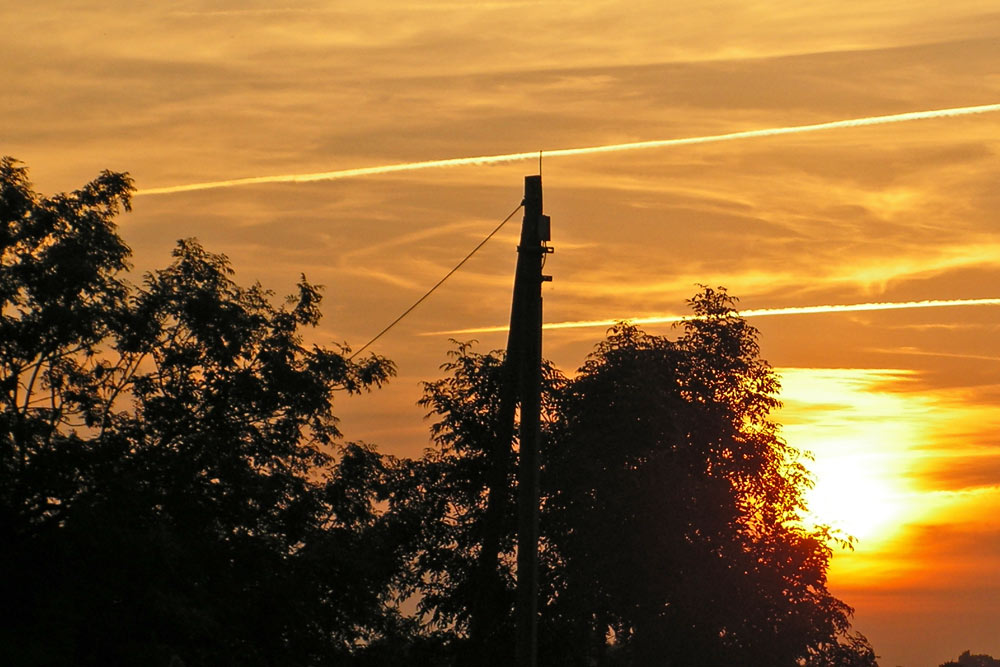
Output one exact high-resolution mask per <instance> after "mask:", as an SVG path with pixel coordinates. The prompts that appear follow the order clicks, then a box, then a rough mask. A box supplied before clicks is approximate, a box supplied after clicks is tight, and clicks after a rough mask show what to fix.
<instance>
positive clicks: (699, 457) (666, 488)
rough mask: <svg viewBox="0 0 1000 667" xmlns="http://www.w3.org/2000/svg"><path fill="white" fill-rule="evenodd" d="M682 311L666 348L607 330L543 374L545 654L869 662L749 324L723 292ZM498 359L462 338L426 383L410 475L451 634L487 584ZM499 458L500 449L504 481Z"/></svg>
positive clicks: (659, 660) (665, 660)
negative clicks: (808, 504) (567, 374)
mask: <svg viewBox="0 0 1000 667" xmlns="http://www.w3.org/2000/svg"><path fill="white" fill-rule="evenodd" d="M691 305H692V308H693V310H694V314H695V318H694V319H691V320H689V321H687V322H686V323H685V324H684V327H683V333H682V335H681V336H680V337H679V338H678V339H677V340H675V341H671V340H668V339H667V338H663V337H656V336H650V335H648V334H645V333H643V332H642V331H640V330H638V329H636V328H635V327H631V326H627V325H620V326H618V327H615V328H614V329H613V330H612V331H611V332H610V334H609V336H608V338H607V339H606V340H605V341H604V342H602V343H600V344H599V345H598V346H597V348H596V350H595V352H594V353H593V354H592V355H591V356H590V358H589V359H588V360H587V362H586V363H585V364H584V366H583V367H582V368H581V369H580V370H579V372H578V373H577V374H576V375H575V376H574V377H573V378H572V379H570V380H565V379H563V378H561V377H560V376H559V375H558V374H557V373H555V372H554V371H553V370H551V369H549V370H548V371H547V372H546V377H547V378H548V382H547V383H546V396H547V398H546V401H545V406H546V407H545V412H546V428H545V437H544V441H545V442H544V446H543V452H542V454H543V466H544V467H543V471H542V486H543V488H542V491H543V499H542V538H543V539H542V554H541V555H542V563H543V569H544V572H543V581H544V588H545V590H544V592H543V595H544V597H545V599H544V600H543V601H542V605H541V608H542V619H541V622H542V628H541V631H540V638H541V652H542V656H541V657H540V663H544V664H553V665H578V664H579V665H586V664H605V665H613V664H614V665H618V664H623V665H640V666H644V665H718V664H760V665H764V664H766V665H789V666H791V665H802V664H809V665H816V666H819V665H834V664H838V665H849V664H856V665H874V664H875V656H874V653H873V652H872V651H871V648H870V646H868V644H867V641H866V640H865V639H864V638H863V637H861V636H860V635H854V634H851V633H850V632H849V627H850V623H849V617H850V613H851V610H850V608H849V607H848V606H847V605H845V604H844V603H843V602H841V601H840V600H837V599H836V598H835V597H834V596H832V595H831V594H830V593H829V591H828V590H827V588H826V570H827V566H828V563H829V558H830V556H831V553H832V551H831V536H830V535H829V534H828V533H826V532H824V531H822V530H818V531H817V530H807V529H805V528H803V527H802V526H801V522H800V519H801V513H802V510H803V500H802V491H803V488H804V485H805V484H806V483H807V479H808V476H807V472H806V470H805V468H804V467H803V465H802V464H801V462H800V460H801V455H800V453H799V452H798V451H797V450H795V449H794V448H793V447H791V446H789V445H788V444H786V443H785V442H784V441H782V440H781V439H780V438H779V437H778V435H777V426H776V425H775V424H774V423H773V422H772V421H771V420H770V418H769V413H770V411H771V410H772V409H774V408H775V407H776V406H777V405H778V401H777V398H776V393H777V390H778V381H777V378H776V377H775V375H774V373H773V371H772V370H771V369H770V367H769V366H768V365H767V364H766V363H765V362H764V361H762V360H761V359H760V358H759V350H758V346H757V342H756V336H757V333H756V331H755V330H754V329H753V328H752V327H751V326H749V325H748V324H747V323H746V322H745V320H743V319H742V318H740V317H739V316H738V315H737V314H736V312H735V310H734V309H733V305H734V302H733V300H732V299H731V298H730V297H729V296H728V295H727V294H726V293H725V291H724V290H711V289H705V290H704V291H703V292H701V293H700V294H698V295H697V296H696V297H695V298H694V299H692V300H691ZM501 364H502V354H500V353H492V354H489V355H478V354H475V353H473V352H472V351H471V349H470V348H469V347H468V346H465V345H462V346H459V348H458V350H457V351H456V353H455V358H454V359H453V361H452V362H450V363H449V364H447V365H446V366H445V368H444V369H445V370H446V371H447V372H448V373H450V374H451V375H450V377H448V378H446V379H444V380H441V381H439V382H437V383H432V384H429V385H427V394H426V395H425V405H427V406H429V407H431V408H432V413H433V414H436V415H437V416H438V417H439V421H438V422H437V423H436V424H435V427H434V429H435V435H436V437H437V439H438V443H439V448H438V449H437V450H435V451H432V452H430V453H429V454H428V456H427V457H425V459H424V460H423V462H422V463H421V464H420V466H423V467H420V468H418V469H416V470H414V471H411V472H412V473H413V474H412V475H411V476H410V477H409V479H410V480H411V482H410V483H411V485H412V488H418V487H419V488H423V489H426V490H427V491H426V493H425V494H424V495H423V498H425V499H426V497H427V496H428V495H429V496H431V497H434V498H437V499H438V500H437V504H436V506H435V507H429V506H428V505H427V504H426V500H425V501H424V503H425V504H423V505H421V504H420V503H419V502H416V501H414V503H413V504H412V506H414V507H420V508H421V509H420V510H419V512H418V513H419V514H420V515H421V516H423V517H424V518H425V520H427V519H429V518H431V517H439V521H436V522H433V524H432V525H433V526H435V527H437V528H436V530H437V531H439V532H434V531H428V532H427V533H426V534H425V535H426V541H425V542H424V543H423V544H422V545H421V546H420V549H419V553H420V556H419V557H418V559H417V560H416V561H415V570H414V573H415V574H414V576H415V578H417V579H419V578H421V577H422V579H423V580H424V581H431V582H441V585H439V586H438V588H437V589H435V590H433V591H431V593H432V594H431V595H427V596H425V597H424V604H425V606H424V610H425V611H430V612H432V613H433V614H437V616H436V617H435V618H438V619H439V620H441V621H443V622H444V624H445V625H447V624H449V623H451V624H455V625H454V626H453V627H454V628H455V629H457V630H458V631H459V632H458V634H459V636H461V635H462V630H463V625H462V621H463V619H465V618H466V616H465V615H466V614H467V613H468V610H469V608H470V604H471V602H470V600H471V596H470V594H469V592H468V591H469V590H470V589H471V588H473V587H474V586H476V585H491V584H489V583H488V582H486V583H484V582H482V581H477V579H476V578H475V572H476V570H475V568H474V565H473V560H474V559H473V555H474V554H475V552H476V549H477V544H478V542H477V540H479V539H480V536H481V522H482V517H483V514H482V507H483V506H482V503H483V499H484V498H485V497H486V496H487V491H488V488H487V487H488V482H487V480H488V479H489V476H488V471H489V467H490V465H491V462H490V461H489V457H488V452H490V451H491V450H492V447H491V446H490V444H489V443H490V438H491V437H492V434H494V433H495V432H496V427H495V424H494V422H493V421H491V420H492V419H494V409H495V407H494V406H495V405H496V403H497V396H498V391H499V388H498V382H499V378H500V377H501V374H500V370H499V369H500V367H501ZM514 458H515V456H514V453H513V452H512V453H511V456H510V460H507V461H501V462H499V465H501V466H503V467H504V468H506V469H507V470H508V486H511V485H512V484H513V480H512V479H511V478H510V475H511V474H512V470H513V459H514ZM431 471H433V474H431ZM457 489H461V492H460V497H459V492H457ZM508 506H509V507H510V506H512V503H509V504H508ZM441 526H445V527H444V528H442V527H441ZM506 528H507V533H506V534H507V535H508V538H507V540H506V542H505V553H506V555H507V557H506V559H504V560H503V563H502V572H500V573H499V580H500V581H501V582H502V583H503V584H504V586H503V587H502V590H503V591H505V592H506V593H507V594H508V598H507V599H506V604H505V605H503V606H502V607H501V608H500V609H499V610H498V611H497V613H496V616H495V620H496V623H495V626H496V627H497V629H498V631H499V632H509V627H510V624H511V616H510V614H511V611H510V598H509V593H510V582H511V581H512V579H513V577H514V576H515V573H514V572H513V562H512V559H511V554H512V553H513V549H514V535H513V531H514V522H513V517H511V516H509V515H508V516H507V518H506ZM456 547H457V548H456ZM421 559H424V560H421ZM505 629H506V630H505ZM609 637H611V638H612V640H611V641H610V642H609V641H608V638H609ZM480 659H481V660H482V661H483V664H502V663H503V661H504V660H505V659H506V658H505V657H504V658H497V656H495V655H488V656H480Z"/></svg>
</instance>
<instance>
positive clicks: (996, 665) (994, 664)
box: [941, 651, 1000, 667]
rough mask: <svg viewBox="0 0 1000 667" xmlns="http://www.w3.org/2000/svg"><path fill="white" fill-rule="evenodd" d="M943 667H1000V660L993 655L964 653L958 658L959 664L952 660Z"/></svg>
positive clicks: (942, 666)
mask: <svg viewBox="0 0 1000 667" xmlns="http://www.w3.org/2000/svg"><path fill="white" fill-rule="evenodd" d="M941 667H1000V660H997V659H996V658H994V657H993V656H991V655H986V654H975V653H972V652H971V651H962V655H960V656H958V661H957V662H956V661H954V660H951V661H948V662H946V663H943V664H942V665H941Z"/></svg>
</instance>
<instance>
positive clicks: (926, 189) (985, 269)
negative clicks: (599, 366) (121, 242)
mask: <svg viewBox="0 0 1000 667" xmlns="http://www.w3.org/2000/svg"><path fill="white" fill-rule="evenodd" d="M272 4H273V3H253V2H229V1H218V2H207V1H205V2H199V1H195V0H190V1H179V2H172V3H152V4H151V5H150V6H149V7H145V6H136V3H126V2H121V1H120V0H107V1H105V2H101V3H80V2H72V3H71V2H56V1H54V0H37V1H36V2H33V3H6V5H4V6H0V20H2V24H3V25H4V26H5V27H6V31H5V32H6V34H7V35H8V38H9V44H8V48H7V49H6V50H5V56H4V64H3V65H2V66H0V85H2V90H3V91H4V94H3V96H0V153H3V154H6V155H12V156H14V157H17V158H19V159H21V160H23V161H24V162H25V163H27V165H28V166H29V167H30V168H31V172H32V177H33V179H34V181H35V183H36V186H37V188H38V189H39V190H41V191H43V192H49V193H51V192H55V191H60V190H67V189H72V188H75V187H78V186H79V185H82V184H83V183H84V182H86V181H87V180H89V179H91V178H93V177H94V176H96V175H97V174H98V173H99V171H100V170H102V169H106V168H107V169H115V170H127V171H130V172H131V173H132V175H133V176H134V177H135V179H136V182H137V185H138V186H139V188H140V189H143V188H146V189H151V188H160V187H168V186H174V185H183V184H188V183H199V182H207V181H222V180H228V179H237V178H246V177H258V176H273V175H287V174H301V173H314V172H325V171H333V170H342V169H353V168H359V167H368V166H377V165H385V164H394V163H404V162H411V161H425V160H437V159H447V158H456V157H467V156H480V155H496V154H505V153H517V152H531V151H537V150H556V149H562V148H573V147H581V146H599V145H606V144H615V143H624V142H635V141H647V140H658V139H673V138H683V137H697V136H704V135H715V134H724V133H729V132H741V131H747V130H755V129H762V128H773V127H786V126H797V125H809V124H816V123H824V122H828V121H838V120H843V119H851V118H861V117H869V116H882V115H887V114H898V113H905V112H911V111H924V110H933V109H944V108H953V107H966V106H975V105H985V104H996V103H1000V51H998V44H1000V10H998V8H997V6H996V2H995V0H976V1H973V0H952V1H950V2H946V3H945V2H940V0H907V1H906V2H903V1H901V0H894V1H881V0H866V1H864V2H862V1H861V0H837V1H836V2H834V1H833V0H817V1H816V2H809V3H803V2H800V1H797V2H790V1H785V0H769V1H768V2H759V1H757V2H755V1H753V0H750V1H747V0H739V1H737V0H713V1H712V2H705V1H704V0H699V1H698V2H695V1H694V0H677V1H675V2H672V3H663V2H651V1H648V0H645V1H644V0H634V1H633V2H629V3H615V2H604V1H602V2H597V1H587V0H573V1H568V0H567V1H557V2H519V1H512V2H502V1H495V2H483V3H478V4H475V6H473V3H469V2H464V1H462V2H459V1H458V0H436V1H431V2H416V1H413V2H398V1H393V0H380V1H379V2H359V1H357V0H339V1H338V2H335V3H334V2H325V3H324V2H295V3H290V4H289V5H288V6H286V7H283V8H275V7H273V6H272ZM998 151H1000V113H997V112H993V113H986V114H981V115H975V116H964V117H957V118H948V119H937V120H920V121H913V122H908V123H898V124H893V125H879V126H872V127H863V128H852V129H831V130H826V131H821V132H812V133H806V134H796V135H787V136H778V137H769V138H757V139H746V140H740V141H729V142H725V143H714V144H703V145H693V146H679V147H664V148H657V149H648V150H643V151H634V152H621V153H605V154H599V155H589V156H577V157H560V158H555V157H553V158H551V159H549V160H546V161H543V171H544V184H545V209H546V212H547V213H548V214H549V215H551V216H552V221H553V245H554V246H555V247H556V254H555V255H553V256H551V257H550V258H549V263H548V265H547V267H546V271H547V272H548V273H551V274H553V275H554V276H555V281H554V282H553V283H551V284H549V285H547V286H546V289H545V308H546V320H547V321H551V322H563V321H577V320H601V319H608V318H617V317H623V318H624V317H648V316H661V315H665V314H682V313H683V312H684V299H685V298H687V297H689V296H691V295H692V294H693V293H694V292H695V290H696V289H697V288H696V287H695V285H696V284H697V283H706V284H709V285H725V286H726V287H728V288H729V290H730V292H731V293H733V294H735V295H737V296H739V297H740V298H741V303H742V305H743V306H744V307H745V308H747V309H771V308H788V307H799V306H812V305H821V304H854V303H867V302H883V301H897V302H898V301H921V300H927V299H944V300H949V299H985V298H997V297H1000V281H998V277H1000V235H998V233H997V230H998V226H1000V196H998V194H997V193H998V192H1000V190H998V188H997V180H998V177H1000V164H998V160H997V155H998ZM536 166H537V165H536V164H535V163H533V162H531V161H528V162H520V163H512V164H499V165H492V166H465V167H450V168H442V169H430V170H423V171H414V172H407V173H398V174H387V175H381V176H369V177H364V178H357V179H347V180H337V181H327V182H315V183H308V184H291V183H283V184H282V183H279V184H264V185H253V186H242V187H234V188H227V189H213V190H204V191H199V192H188V193H178V194H163V195H147V196H143V197H139V198H137V199H136V202H135V210H134V212H133V213H131V214H129V215H128V216H126V217H124V218H123V219H122V232H123V235H124V236H125V238H126V240H127V241H128V242H129V243H130V245H132V247H133V248H134V250H135V253H136V257H135V260H136V267H137V269H138V270H140V271H141V270H149V269H152V268H155V267H159V266H162V265H164V264H165V263H166V262H167V261H168V257H169V252H170V250H171V248H172V246H173V243H174V241H175V240H176V239H178V238H181V237H188V236H197V237H199V238H200V239H201V240H202V241H203V242H204V243H205V245H206V246H207V247H208V248H209V249H210V250H214V251H218V252H225V253H226V254H228V255H229V256H230V257H231V258H232V260H233V263H234V265H235V267H236V269H237V271H238V278H239V280H241V281H242V282H252V281H254V280H260V281H262V282H263V283H264V284H265V285H266V286H269V287H272V288H274V289H275V290H276V291H277V292H278V293H279V294H281V293H285V292H289V291H292V289H293V287H294V284H295V281H296V280H297V277H298V275H299V273H300V272H305V273H306V274H307V276H308V277H309V278H310V279H311V280H312V281H314V282H318V283H321V284H324V285H326V294H327V303H326V308H325V313H326V320H325V323H324V326H323V328H322V330H321V331H320V332H319V338H320V339H321V340H324V341H330V340H337V341H347V342H349V343H351V344H352V345H354V346H355V347H358V346H360V345H361V344H363V343H364V342H365V341H366V340H368V338H370V337H371V336H372V335H374V333H375V332H377V331H378V330H379V329H381V328H382V326H384V325H385V324H387V323H388V322H389V321H390V320H392V319H393V318H394V317H395V316H396V315H398V314H399V313H400V312H401V311H402V310H403V309H404V308H406V307H407V306H408V305H410V303H412V302H413V301H414V300H415V299H416V298H417V297H418V296H420V295H421V294H422V293H423V292H424V290H426V289H427V288H428V287H429V286H430V285H432V284H433V283H434V282H436V281H437V280H438V279H439V278H440V277H441V276H442V275H444V273H445V272H447V270H449V269H450V268H451V267H452V266H453V265H454V264H455V263H456V262H457V261H458V260H459V259H461V257H463V256H464V255H465V253H466V252H468V250H470V249H471V248H472V247H473V246H474V245H475V244H476V243H477V242H478V241H479V240H480V239H481V238H482V237H483V236H485V235H486V233H488V232H489V230H491V229H492V228H493V227H494V226H495V225H496V224H497V223H498V222H499V221H500V220H501V219H502V218H503V217H504V216H505V215H506V214H507V213H508V212H509V211H510V210H511V209H512V208H513V207H514V206H515V205H516V204H517V202H518V201H519V200H520V197H521V187H522V183H523V176H524V175H526V174H529V173H533V171H534V170H535V169H536ZM516 228H517V225H516V224H512V225H509V226H508V228H505V230H504V231H503V232H501V233H500V235H498V237H497V238H496V239H494V240H493V241H492V242H491V243H490V244H488V245H487V246H486V247H485V248H484V249H483V250H482V251H481V252H480V253H479V254H478V255H476V257H475V258H473V259H472V260H471V261H470V262H469V263H468V264H467V265H466V266H465V267H464V269H463V270H462V271H461V272H460V273H458V274H456V276H454V278H452V280H451V281H449V282H448V283H447V284H446V285H445V287H444V288H442V289H441V290H440V291H439V292H438V293H437V294H435V295H434V297H432V299H430V300H429V301H428V302H427V303H425V304H424V305H423V306H421V308H419V309H418V310H417V311H415V312H414V313H413V314H412V315H411V316H410V317H408V318H407V319H406V320H404V322H403V323H402V324H400V325H399V326H398V327H397V328H396V329H395V330H394V331H393V332H392V333H391V334H390V335H389V336H387V337H386V338H385V339H383V340H382V341H379V343H378V346H377V349H378V351H379V352H380V353H383V354H386V355H388V356H389V357H391V358H393V359H394V360H395V361H396V362H397V363H398V364H399V367H400V376H399V377H398V378H397V379H396V381H395V382H393V383H392V385H391V386H390V387H388V388H387V389H385V390H383V391H380V392H379V393H378V394H376V395H374V396H369V397H364V398H363V399H360V400H351V401H349V402H345V403H343V404H342V406H341V409H340V412H341V414H342V416H343V430H344V431H345V433H346V435H347V437H349V438H352V439H361V440H367V441H369V442H373V443H376V444H378V445H380V447H382V448H383V449H384V450H386V451H390V452H394V453H415V452H418V451H419V450H420V449H421V448H422V447H424V446H426V445H427V443H428V441H427V429H426V427H427V424H426V423H425V422H424V421H423V419H422V411H421V410H420V409H419V408H418V407H416V405H415V401H416V399H417V398H418V396H419V385H418V383H419V381H420V380H429V379H434V378H436V377H437V376H438V371H437V366H438V365H439V364H440V363H442V362H443V361H444V359H445V357H444V354H445V352H446V350H447V349H448V347H449V345H448V342H447V338H448V337H447V335H434V336H425V335H421V334H422V333H426V332H432V331H447V330H455V329H464V328H474V327H484V326H490V325H496V324H502V323H503V322H505V321H506V319H507V317H508V314H509V307H510V295H509V289H510V284H511V274H512V270H513V264H514V252H513V249H514V246H515V245H516V233H517V229H516ZM998 321H1000V306H975V307H952V308H927V309H918V310H896V311H870V312H842V313H827V314H810V315H787V316H774V317H766V318H765V317H761V318H759V319H755V320H754V323H755V324H756V325H757V326H758V327H759V328H760V330H761V332H762V339H761V342H762V348H763V353H764V356H765V357H766V358H767V359H769V360H770V361H771V362H772V363H773V364H774V365H775V366H776V367H779V368H780V370H781V372H782V375H783V376H784V378H785V380H784V392H783V399H784V401H785V408H784V409H783V410H782V411H781V413H780V414H779V415H778V419H779V421H781V422H782V423H783V424H784V425H785V430H784V434H785V437H786V438H787V439H788V440H789V441H790V442H792V443H793V444H795V445H797V446H799V447H802V448H806V449H811V450H813V451H814V452H815V455H816V462H815V469H816V471H817V473H818V475H819V480H818V486H817V489H816V492H815V495H814V504H815V505H816V507H817V508H818V511H820V512H821V514H826V517H827V518H828V519H829V520H831V521H834V520H835V521H840V522H842V525H843V526H844V527H845V529H847V530H853V531H855V532H856V533H858V535H859V538H860V541H859V542H858V545H857V550H856V551H855V552H854V553H844V554H838V555H837V556H836V557H835V559H834V563H833V568H832V573H831V583H832V588H833V589H834V591H835V592H836V593H837V594H838V595H840V596H841V597H843V598H844V599H845V601H847V602H848V603H850V604H852V605H854V606H855V607H856V608H857V617H856V627H857V629H859V630H861V631H862V632H864V633H866V634H867V635H868V636H869V638H870V639H871V640H872V642H873V644H874V646H875V648H876V650H877V652H878V653H879V654H880V655H881V656H883V659H882V661H881V662H882V664H883V665H888V666H889V667H892V666H894V665H905V666H906V667H936V666H937V665H938V664H940V663H941V662H943V661H945V660H946V659H954V658H955V657H956V656H957V655H958V653H959V652H961V651H962V650H964V649H971V650H972V651H973V653H977V652H984V653H992V654H993V655H995V656H1000V632H998V627H1000V580H998V578H997V577H996V570H997V568H998V566H1000V518H998V517H1000V511H998V510H1000V438H998V436H997V435H996V434H997V433H998V432H1000V430H998V426H1000V409H998V408H997V407H996V406H997V405H998V401H997V399H998V397H1000V355H998V353H997V351H996V348H995V344H994V341H995V340H996V337H997V333H998ZM669 326H670V325H669V324H661V325H649V327H648V328H649V330H651V331H655V332H662V333H668V332H669V331H670V328H669ZM601 334H602V331H601V329H600V328H599V327H597V328H581V329H566V330H557V331H551V332H549V333H548V334H547V335H546V343H545V345H546V355H547V356H548V357H549V358H551V359H553V360H554V361H555V362H556V363H557V364H558V365H560V366H561V367H562V368H564V369H565V370H572V369H574V368H576V367H577V366H578V365H580V364H581V363H582V361H583V359H584V357H585V355H586V353H587V351H588V350H589V349H590V348H591V347H592V345H593V344H594V343H595V342H596V341H597V339H598V338H599V337H600V335H601ZM476 336H477V337H478V338H479V340H480V341H481V346H482V348H484V349H491V348H496V347H500V346H502V345H503V343H504V337H503V334H500V333H482V334H477V335H476Z"/></svg>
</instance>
